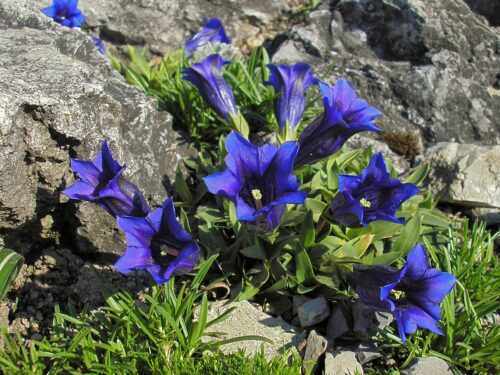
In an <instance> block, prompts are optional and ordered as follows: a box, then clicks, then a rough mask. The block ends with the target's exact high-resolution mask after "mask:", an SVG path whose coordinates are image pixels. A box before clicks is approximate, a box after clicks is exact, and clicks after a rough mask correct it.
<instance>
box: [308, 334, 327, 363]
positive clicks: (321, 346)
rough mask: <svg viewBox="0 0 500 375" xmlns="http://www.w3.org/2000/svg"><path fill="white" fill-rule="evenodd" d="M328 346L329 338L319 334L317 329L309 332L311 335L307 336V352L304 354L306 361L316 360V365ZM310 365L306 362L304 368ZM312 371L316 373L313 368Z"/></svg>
mask: <svg viewBox="0 0 500 375" xmlns="http://www.w3.org/2000/svg"><path fill="white" fill-rule="evenodd" d="M327 346H328V340H327V339H326V338H324V337H323V336H321V335H318V333H317V332H316V331H315V330H312V331H311V333H309V337H308V338H307V344H306V353H305V354H304V362H305V361H314V366H316V364H317V361H318V358H319V357H320V356H321V355H322V354H323V353H324V352H325V351H326V347H327ZM308 367H309V366H308V364H307V363H304V369H306V368H308ZM305 372H307V371H305ZM310 373H314V370H312V371H311V372H310Z"/></svg>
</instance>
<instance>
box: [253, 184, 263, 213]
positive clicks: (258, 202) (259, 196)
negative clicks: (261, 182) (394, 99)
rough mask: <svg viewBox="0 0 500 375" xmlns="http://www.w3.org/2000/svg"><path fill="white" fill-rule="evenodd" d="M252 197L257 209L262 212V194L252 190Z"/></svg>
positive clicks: (257, 190)
mask: <svg viewBox="0 0 500 375" xmlns="http://www.w3.org/2000/svg"><path fill="white" fill-rule="evenodd" d="M252 197H253V199H254V201H255V208H256V209H257V210H260V209H261V208H262V193H261V192H260V190H259V189H252Z"/></svg>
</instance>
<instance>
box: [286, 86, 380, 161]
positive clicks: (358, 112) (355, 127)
mask: <svg viewBox="0 0 500 375" xmlns="http://www.w3.org/2000/svg"><path fill="white" fill-rule="evenodd" d="M319 87H320V91H321V95H322V96H323V103H324V106H325V111H324V113H323V115H322V116H321V117H319V118H318V119H316V120H315V121H314V122H313V123H312V124H310V125H309V126H307V127H306V128H305V129H304V131H303V132H302V134H301V136H300V138H299V145H300V148H299V154H298V155H297V159H295V167H296V168H297V167H300V166H303V165H305V164H312V163H315V162H316V161H318V160H321V159H323V158H326V157H327V156H330V155H332V154H333V153H334V152H336V151H337V150H338V149H339V148H341V147H342V145H343V144H344V143H345V142H346V141H347V140H348V139H349V138H350V137H352V136H353V135H354V134H356V133H360V132H363V131H374V132H380V129H379V128H378V127H377V126H376V125H375V123H374V121H375V118H376V117H378V116H380V115H381V113H380V111H378V110H377V109H375V108H373V107H370V106H369V105H368V104H367V102H366V101H365V100H363V99H358V98H357V96H356V93H355V92H354V90H353V89H352V87H351V86H350V85H349V83H348V82H347V81H346V80H344V79H339V80H338V81H337V83H335V85H334V86H333V87H330V86H328V85H327V84H326V83H323V82H320V83H319Z"/></svg>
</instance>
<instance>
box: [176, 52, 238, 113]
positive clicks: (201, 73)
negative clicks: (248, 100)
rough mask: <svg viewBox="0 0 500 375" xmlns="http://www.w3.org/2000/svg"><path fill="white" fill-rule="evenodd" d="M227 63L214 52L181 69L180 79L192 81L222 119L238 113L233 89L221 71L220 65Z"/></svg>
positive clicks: (227, 62)
mask: <svg viewBox="0 0 500 375" xmlns="http://www.w3.org/2000/svg"><path fill="white" fill-rule="evenodd" d="M229 63H230V61H228V60H224V59H223V58H222V57H220V56H219V55H217V54H214V55H210V56H208V57H207V58H205V59H204V60H203V61H201V62H200V63H198V64H194V65H193V66H191V67H189V68H185V69H183V71H182V73H183V75H182V79H185V80H187V81H189V82H191V83H193V84H194V85H195V86H196V88H197V89H198V91H199V92H200V94H201V96H202V97H203V99H204V100H205V102H206V103H207V104H208V105H209V106H210V107H211V108H212V109H213V110H214V111H215V112H217V114H218V115H219V116H220V117H222V118H223V119H224V120H229V119H230V116H231V115H233V116H236V115H237V114H238V109H237V108H236V103H235V101H234V95H233V91H232V90H231V88H230V87H229V85H228V84H227V82H226V80H225V79H224V77H222V72H221V69H222V66H223V65H225V64H229Z"/></svg>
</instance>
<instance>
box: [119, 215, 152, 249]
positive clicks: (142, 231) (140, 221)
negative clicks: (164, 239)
mask: <svg viewBox="0 0 500 375" xmlns="http://www.w3.org/2000/svg"><path fill="white" fill-rule="evenodd" d="M158 210H161V208H160V209H156V210H155V211H153V212H158ZM151 214H152V213H150V214H149V215H148V217H149V216H150V215H151ZM148 217H133V216H118V217H117V218H116V222H117V224H118V227H119V228H120V229H121V230H122V231H123V232H125V237H126V239H127V246H129V247H145V248H146V247H149V245H150V242H151V238H152V237H153V235H154V234H155V230H154V229H153V228H152V227H151V223H150V221H149V220H148Z"/></svg>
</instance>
